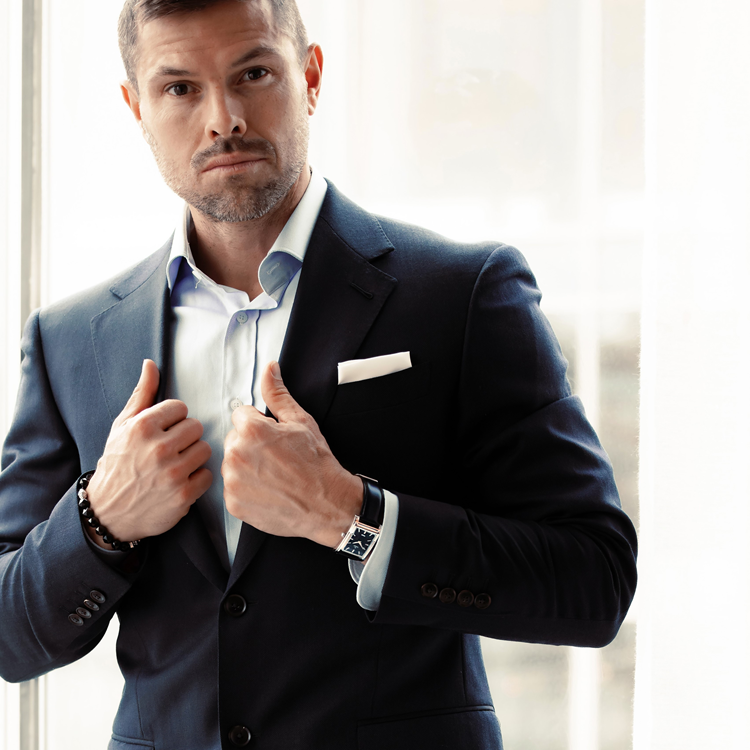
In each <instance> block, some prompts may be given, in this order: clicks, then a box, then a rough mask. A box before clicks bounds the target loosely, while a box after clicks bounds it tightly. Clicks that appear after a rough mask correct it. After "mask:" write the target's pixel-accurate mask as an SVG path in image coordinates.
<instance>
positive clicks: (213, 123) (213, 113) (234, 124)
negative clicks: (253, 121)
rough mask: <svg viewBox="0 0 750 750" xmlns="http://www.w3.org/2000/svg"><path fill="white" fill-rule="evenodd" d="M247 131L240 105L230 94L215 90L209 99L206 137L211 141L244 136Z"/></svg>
mask: <svg viewBox="0 0 750 750" xmlns="http://www.w3.org/2000/svg"><path fill="white" fill-rule="evenodd" d="M246 131H247V123H246V122H245V119H244V117H243V112H242V107H241V105H240V103H239V102H238V101H237V100H236V99H234V98H233V97H232V96H231V95H230V93H229V92H227V91H223V90H221V89H219V90H216V89H214V90H213V91H212V92H211V95H210V97H209V105H208V116H207V118H206V135H207V136H208V137H209V139H211V140H212V141H213V140H216V139H217V138H228V137H229V136H230V135H239V136H243V135H244V134H245V132H246Z"/></svg>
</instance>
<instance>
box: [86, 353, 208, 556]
mask: <svg viewBox="0 0 750 750" xmlns="http://www.w3.org/2000/svg"><path fill="white" fill-rule="evenodd" d="M158 388H159V370H158V368H157V367H156V364H155V363H154V362H153V361H151V360H150V359H147V360H144V362H143V369H142V370H141V377H140V380H139V381H138V385H137V386H136V388H135V390H134V391H133V394H132V395H131V396H130V399H129V400H128V403H127V404H126V405H125V408H124V409H123V410H122V412H121V413H120V414H119V415H118V417H117V419H115V421H114V423H113V424H112V429H111V431H110V433H109V438H108V439H107V443H106V445H105V447H104V454H103V455H102V457H101V458H100V459H99V461H98V463H97V465H96V473H95V474H94V476H93V477H92V478H91V482H90V484H89V487H88V495H89V500H90V501H91V507H92V509H93V511H94V513H95V514H96V517H97V518H98V519H99V520H100V521H101V523H102V524H103V525H104V526H106V527H107V529H108V530H109V532H110V533H111V534H112V535H113V536H114V537H115V538H116V539H118V540H120V541H132V540H134V539H143V538H144V537H149V536H156V535H158V534H163V533H164V532H165V531H168V530H169V529H171V528H172V527H173V526H174V525H175V524H176V523H177V522H178V521H179V520H180V519H181V518H182V517H183V516H185V515H186V514H187V512H188V511H189V510H190V506H191V505H192V504H193V503H194V502H195V501H196V500H197V499H198V498H199V497H200V496H201V495H202V494H203V493H204V492H205V491H206V490H207V489H208V488H209V487H210V486H211V480H212V476H211V472H210V471H209V470H208V469H206V468H201V467H203V464H205V463H206V461H207V460H208V459H209V457H210V456H211V448H210V447H209V445H208V443H206V442H205V441H204V440H201V436H202V435H203V426H202V425H201V423H200V422H199V421H198V420H197V419H189V418H188V416H187V414H188V409H187V406H185V404H184V403H182V401H176V400H170V401H163V402H161V403H159V404H156V405H154V399H155V398H156V393H157V390H158ZM92 538H93V539H94V540H95V541H96V542H97V544H99V545H100V546H101V547H105V548H107V547H108V545H105V544H104V542H103V541H102V540H101V537H98V536H96V535H92Z"/></svg>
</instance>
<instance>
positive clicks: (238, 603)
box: [224, 594, 247, 617]
mask: <svg viewBox="0 0 750 750" xmlns="http://www.w3.org/2000/svg"><path fill="white" fill-rule="evenodd" d="M246 609H247V602H246V601H245V600H244V598H243V597H241V596H240V595H239V594H232V595H231V596H229V597H227V600H226V601H225V602H224V610H225V611H226V613H227V614H228V615H231V616H232V617H241V616H242V615H244V614H245V610H246Z"/></svg>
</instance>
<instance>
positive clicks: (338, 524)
mask: <svg viewBox="0 0 750 750" xmlns="http://www.w3.org/2000/svg"><path fill="white" fill-rule="evenodd" d="M334 493H335V496H336V503H335V507H336V508H337V512H336V515H335V517H334V518H330V519H329V521H328V523H327V524H326V527H325V529H324V530H323V531H322V533H321V537H322V538H321V543H322V544H324V545H325V546H326V547H330V548H331V549H335V548H336V547H337V546H338V544H339V542H340V541H341V535H342V533H345V532H346V530H347V529H348V528H349V526H350V525H351V523H352V518H354V516H356V515H357V514H358V513H359V511H360V509H361V507H362V480H361V479H360V478H359V477H358V476H357V475H356V474H350V473H349V472H346V474H345V475H342V477H341V478H340V479H339V481H338V483H337V486H336V487H335V489H334Z"/></svg>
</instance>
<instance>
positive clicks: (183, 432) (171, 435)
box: [167, 418, 203, 453]
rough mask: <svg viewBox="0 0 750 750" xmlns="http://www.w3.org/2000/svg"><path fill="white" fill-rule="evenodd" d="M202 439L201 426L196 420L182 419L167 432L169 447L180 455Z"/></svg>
mask: <svg viewBox="0 0 750 750" xmlns="http://www.w3.org/2000/svg"><path fill="white" fill-rule="evenodd" d="M202 437H203V425H202V424H201V423H200V422H199V421H198V420H197V419H190V418H188V419H183V420H182V421H181V422H177V424H174V425H172V426H171V427H170V428H169V429H168V430H167V438H168V441H169V447H170V448H171V449H172V450H174V451H175V452H176V453H181V452H182V451H184V450H185V449H186V448H188V447H189V446H191V445H192V444H193V443H195V442H197V441H198V440H200V439H201V438H202Z"/></svg>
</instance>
